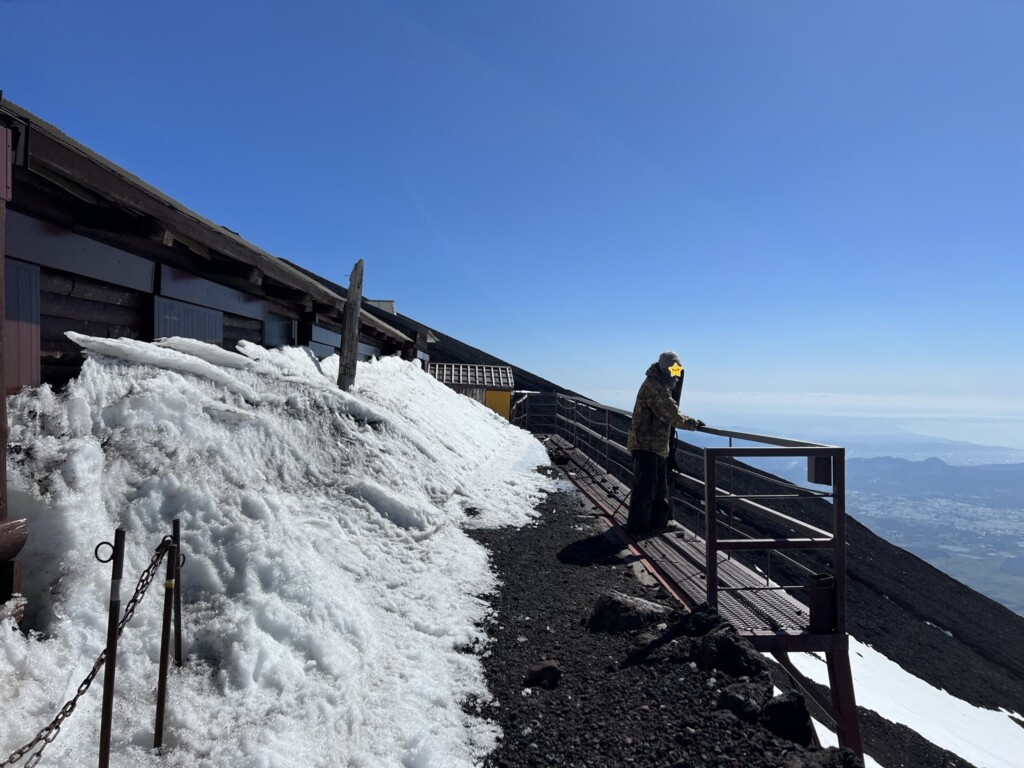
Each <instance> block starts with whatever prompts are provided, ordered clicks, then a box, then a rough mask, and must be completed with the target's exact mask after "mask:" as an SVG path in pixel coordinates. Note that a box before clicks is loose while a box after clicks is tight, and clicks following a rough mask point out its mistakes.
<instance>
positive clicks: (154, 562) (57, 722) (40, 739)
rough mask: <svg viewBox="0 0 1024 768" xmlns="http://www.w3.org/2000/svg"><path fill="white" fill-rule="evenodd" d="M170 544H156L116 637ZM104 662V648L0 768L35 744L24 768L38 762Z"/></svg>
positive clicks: (18, 758) (30, 749) (19, 756)
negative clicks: (45, 721) (49, 717)
mask: <svg viewBox="0 0 1024 768" xmlns="http://www.w3.org/2000/svg"><path fill="white" fill-rule="evenodd" d="M172 543H173V539H171V537H170V536H164V538H163V540H161V542H160V544H158V545H157V548H156V551H155V552H154V553H153V557H152V559H151V560H150V561H149V565H148V566H146V570H144V571H143V572H142V575H140V576H139V581H138V583H137V584H136V585H135V594H133V595H132V597H131V600H129V601H128V604H127V605H126V606H125V609H124V616H123V617H122V618H121V621H120V622H119V623H118V625H117V636H118V637H120V636H121V633H122V632H124V628H125V626H126V625H127V624H128V622H129V621H130V620H131V618H132V616H134V615H135V608H136V607H137V606H138V604H139V603H140V602H142V598H143V596H144V595H145V594H146V590H147V589H148V588H149V585H150V584H151V583H152V582H153V579H154V577H155V576H156V570H157V568H159V567H160V563H161V562H162V561H163V559H164V555H166V554H167V550H168V545H169V544H172ZM106 660H107V649H106V648H104V649H103V650H102V651H100V655H99V656H97V657H96V662H95V663H94V664H93V665H92V669H91V670H89V674H88V675H86V676H85V679H84V680H83V681H82V684H81V685H79V686H78V692H77V693H75V695H74V696H73V697H72V698H71V699H69V700H68V701H67V702H65V704H64V706H63V707H61V708H60V711H59V712H58V713H57V716H56V717H55V718H53V721H52V722H51V723H49V724H48V725H46V726H44V727H43V728H42V730H40V731H39V733H37V734H36V736H35V738H34V739H32V741H30V742H29V743H28V744H26V745H25V746H23V747H21V748H19V749H16V750H14V751H13V752H11V754H10V755H9V756H8V757H7V759H6V760H4V761H3V762H0V768H3V766H5V765H15V764H16V763H18V762H19V761H20V760H21V759H22V758H23V757H24V756H25V755H27V754H28V753H29V752H31V751H32V750H33V749H35V747H36V745H39V749H38V750H37V751H36V752H35V753H33V754H32V756H31V757H29V759H28V762H26V763H25V768H31V766H34V765H36V764H38V763H39V761H40V760H41V759H42V757H43V750H44V749H46V746H47V745H48V744H52V743H53V741H54V739H56V738H57V734H59V733H60V727H61V725H62V724H63V723H64V721H65V720H66V719H67V718H68V716H69V715H70V714H71V713H72V712H74V711H75V707H77V706H78V700H79V699H80V698H81V697H82V695H83V694H84V693H85V692H86V691H87V690H89V686H90V685H92V681H93V680H95V679H96V675H98V674H99V671H100V670H101V669H103V664H104V662H105V661H106Z"/></svg>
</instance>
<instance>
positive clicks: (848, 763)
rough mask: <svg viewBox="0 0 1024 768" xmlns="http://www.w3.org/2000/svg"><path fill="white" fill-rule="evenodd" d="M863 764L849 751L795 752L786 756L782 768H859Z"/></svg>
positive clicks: (834, 748) (832, 748) (833, 748)
mask: <svg viewBox="0 0 1024 768" xmlns="http://www.w3.org/2000/svg"><path fill="white" fill-rule="evenodd" d="M861 766H863V763H861V761H860V760H858V759H857V756H856V755H855V754H853V751H852V750H849V749H837V748H836V747H829V748H828V749H823V750H815V751H813V752H812V751H808V750H803V749H800V750H796V751H795V752H791V753H790V754H788V755H786V758H785V760H784V761H783V763H782V768H861Z"/></svg>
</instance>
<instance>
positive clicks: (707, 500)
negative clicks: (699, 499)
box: [704, 454, 718, 609]
mask: <svg viewBox="0 0 1024 768" xmlns="http://www.w3.org/2000/svg"><path fill="white" fill-rule="evenodd" d="M704 476H705V478H707V482H706V483H705V485H704V509H705V512H706V513H707V514H706V517H705V523H704V555H705V558H704V559H705V567H706V572H707V602H708V605H709V606H710V607H711V608H714V609H717V608H718V547H717V545H716V539H717V538H718V532H717V530H716V529H715V527H716V526H717V525H718V512H717V510H718V502H717V500H716V498H715V496H716V490H715V461H714V458H713V457H711V456H710V455H708V454H705V460H704Z"/></svg>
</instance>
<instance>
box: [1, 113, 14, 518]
mask: <svg viewBox="0 0 1024 768" xmlns="http://www.w3.org/2000/svg"><path fill="white" fill-rule="evenodd" d="M11 182H12V179H11V130H10V128H0V381H6V380H7V371H6V369H5V368H4V317H5V316H6V314H7V310H6V307H5V306H4V298H5V294H6V293H7V290H6V288H5V287H4V273H5V272H6V271H7V268H6V266H5V264H4V254H5V253H6V249H5V245H4V236H5V235H6V231H7V226H6V222H7V202H8V201H9V200H10V199H11V188H12V186H13V185H12V183H11ZM0 435H3V439H4V453H5V455H6V452H7V448H6V446H7V398H6V397H0ZM6 519H7V461H6V459H5V460H4V461H0V522H2V521H4V520H6Z"/></svg>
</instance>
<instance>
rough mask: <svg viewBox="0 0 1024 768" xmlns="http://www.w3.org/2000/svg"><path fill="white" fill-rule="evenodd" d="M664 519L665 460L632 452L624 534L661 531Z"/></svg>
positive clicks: (652, 454)
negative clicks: (627, 513) (630, 484)
mask: <svg viewBox="0 0 1024 768" xmlns="http://www.w3.org/2000/svg"><path fill="white" fill-rule="evenodd" d="M668 517H669V503H668V460H667V459H666V458H665V457H663V456H659V455H658V454H656V453H651V452H650V451H634V452H633V490H632V492H631V493H630V497H629V520H628V522H627V523H626V530H628V531H629V532H630V533H645V532H646V531H651V530H657V529H659V528H664V527H665V526H666V525H668Z"/></svg>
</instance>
